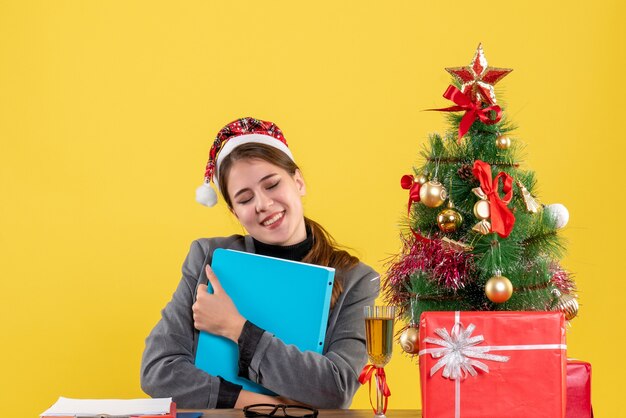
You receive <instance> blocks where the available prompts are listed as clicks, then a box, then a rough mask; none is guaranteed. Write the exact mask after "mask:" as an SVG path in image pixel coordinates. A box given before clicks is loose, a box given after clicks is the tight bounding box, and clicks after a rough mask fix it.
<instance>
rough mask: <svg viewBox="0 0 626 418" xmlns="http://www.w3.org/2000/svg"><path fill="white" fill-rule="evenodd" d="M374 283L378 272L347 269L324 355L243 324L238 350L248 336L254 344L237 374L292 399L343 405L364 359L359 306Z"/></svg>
mask: <svg viewBox="0 0 626 418" xmlns="http://www.w3.org/2000/svg"><path fill="white" fill-rule="evenodd" d="M379 286H380V280H379V278H378V274H377V273H376V272H374V271H373V270H371V269H370V268H369V267H367V266H365V265H364V264H360V265H359V266H357V267H355V268H354V269H352V270H351V271H348V272H346V274H345V276H344V292H343V293H342V295H341V297H340V298H339V300H338V301H337V304H336V305H335V308H334V309H333V311H332V312H331V316H330V318H329V325H328V328H327V335H326V343H325V348H324V350H325V351H324V354H323V355H320V354H318V353H314V352H310V351H307V352H301V351H300V350H299V349H298V348H297V347H295V346H293V345H286V344H285V343H283V342H282V341H281V340H280V339H278V338H275V337H273V336H272V335H271V334H270V333H268V332H263V330H260V329H259V328H257V327H255V326H254V325H252V324H250V323H247V324H246V325H245V326H244V332H243V333H242V340H243V341H242V340H240V342H239V349H240V354H241V353H242V352H245V351H246V345H247V340H248V339H249V340H250V341H251V342H252V343H253V344H254V343H255V342H256V347H255V349H254V352H253V353H252V355H251V356H250V357H251V358H250V359H249V360H248V361H244V362H242V361H241V359H242V357H245V356H242V357H240V371H239V373H240V375H241V376H243V377H246V378H248V379H250V380H252V381H254V382H257V383H259V384H261V385H263V386H265V387H266V388H268V389H270V390H272V391H274V392H276V393H278V394H279V395H280V396H284V397H287V398H289V399H293V400H294V401H297V402H302V403H304V404H308V405H312V406H315V407H318V408H347V407H348V406H349V405H350V403H351V401H352V397H353V396H354V393H355V392H356V390H357V389H358V388H359V383H358V375H359V373H360V372H361V369H362V368H363V366H364V365H365V363H366V361H367V354H366V348H365V321H364V318H363V307H364V306H366V305H371V304H373V303H374V300H375V299H376V297H377V296H378V293H379ZM242 363H243V364H242Z"/></svg>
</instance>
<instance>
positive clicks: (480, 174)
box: [472, 160, 515, 238]
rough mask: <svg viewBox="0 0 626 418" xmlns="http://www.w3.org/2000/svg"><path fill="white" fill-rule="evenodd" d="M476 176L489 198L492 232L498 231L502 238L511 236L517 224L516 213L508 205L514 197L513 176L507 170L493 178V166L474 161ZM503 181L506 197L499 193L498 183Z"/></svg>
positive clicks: (503, 191)
mask: <svg viewBox="0 0 626 418" xmlns="http://www.w3.org/2000/svg"><path fill="white" fill-rule="evenodd" d="M472 171H473V173H474V176H475V177H476V178H477V179H478V181H480V188H481V189H482V190H483V192H484V193H485V194H486V195H487V198H488V199H489V209H490V212H491V232H497V233H498V235H500V237H502V238H506V237H508V236H509V234H510V233H511V231H512V230H513V225H514V224H515V215H513V212H511V210H510V209H509V208H508V207H507V205H508V204H509V202H511V198H512V197H513V178H512V177H511V176H509V175H508V174H506V173H505V172H500V173H499V174H498V175H497V176H496V177H495V178H494V179H493V180H492V179H491V166H490V165H489V164H487V163H486V162H484V161H480V160H476V161H474V169H473V170H472ZM500 179H503V182H502V193H504V198H503V199H501V198H500V196H499V195H498V184H499V182H500Z"/></svg>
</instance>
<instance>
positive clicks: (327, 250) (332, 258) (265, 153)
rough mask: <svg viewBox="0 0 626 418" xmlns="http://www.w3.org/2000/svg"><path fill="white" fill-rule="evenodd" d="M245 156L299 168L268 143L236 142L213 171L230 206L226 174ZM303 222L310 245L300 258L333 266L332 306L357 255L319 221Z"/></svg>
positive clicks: (290, 170) (289, 168)
mask: <svg viewBox="0 0 626 418" xmlns="http://www.w3.org/2000/svg"><path fill="white" fill-rule="evenodd" d="M247 159H258V160H263V161H266V162H268V163H270V164H273V165H275V166H277V167H280V168H282V169H283V170H285V171H286V172H287V173H289V174H290V175H292V176H293V175H295V174H296V170H299V168H298V166H297V164H296V163H295V162H294V161H293V160H292V159H291V158H289V157H288V156H287V154H285V153H284V152H282V151H280V150H279V149H277V148H275V147H272V146H270V145H265V144H259V143H248V144H242V145H240V146H238V147H237V148H235V149H234V150H233V151H232V152H231V153H230V154H228V155H227V156H226V157H225V158H224V160H223V161H222V162H221V164H220V166H219V170H218V172H217V179H218V183H219V188H220V191H221V194H222V196H223V197H224V201H225V202H226V204H227V205H228V207H229V208H230V209H232V207H233V206H232V201H231V199H230V196H228V174H229V173H230V169H231V168H232V166H233V163H234V162H235V161H238V160H247ZM304 222H305V224H306V226H307V227H308V228H310V229H311V234H312V235H313V247H312V248H311V250H310V251H309V253H308V254H307V255H306V256H305V257H304V258H303V259H302V262H304V263H310V264H317V265H318V266H326V267H333V268H334V269H335V283H334V285H333V293H332V297H331V301H330V307H331V309H332V308H333V307H334V306H335V303H336V302H337V299H339V295H341V292H342V291H343V274H344V272H346V271H347V270H349V269H351V268H353V267H354V266H356V265H357V264H358V263H359V259H358V258H357V257H355V256H353V255H351V254H350V253H348V252H347V251H345V250H343V249H341V248H340V246H339V244H337V242H336V241H335V240H334V238H333V237H332V236H331V235H330V234H329V233H328V231H326V230H325V229H324V227H322V226H321V225H320V224H318V223H317V222H315V221H313V220H311V219H309V218H307V217H305V218H304Z"/></svg>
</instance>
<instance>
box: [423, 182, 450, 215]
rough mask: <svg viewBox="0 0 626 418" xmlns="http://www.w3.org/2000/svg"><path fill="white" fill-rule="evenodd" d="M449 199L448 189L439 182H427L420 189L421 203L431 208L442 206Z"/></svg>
mask: <svg viewBox="0 0 626 418" xmlns="http://www.w3.org/2000/svg"><path fill="white" fill-rule="evenodd" d="M447 197H448V192H446V188H445V187H443V184H441V183H439V182H438V181H437V180H431V181H427V182H426V183H424V184H422V187H420V202H422V203H423V204H425V205H426V206H428V207H429V208H436V207H439V206H441V205H442V204H443V202H445V201H446V198H447Z"/></svg>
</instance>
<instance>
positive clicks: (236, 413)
mask: <svg viewBox="0 0 626 418" xmlns="http://www.w3.org/2000/svg"><path fill="white" fill-rule="evenodd" d="M191 411H196V412H202V413H203V414H204V416H207V417H209V416H210V417H213V418H243V411H242V410H241V409H179V410H178V412H191ZM386 416H387V418H419V417H421V416H422V412H421V411H420V410H419V409H390V410H388V411H387V414H386ZM318 417H324V418H374V413H373V412H372V410H371V409H320V413H319V415H318ZM276 418H281V415H278V414H277V415H276Z"/></svg>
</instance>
